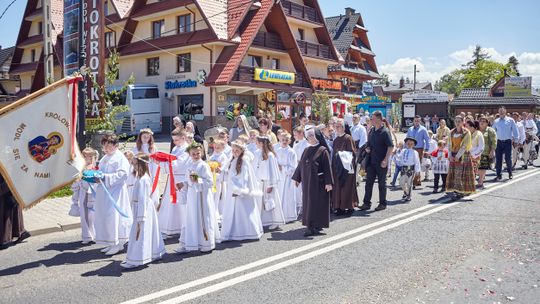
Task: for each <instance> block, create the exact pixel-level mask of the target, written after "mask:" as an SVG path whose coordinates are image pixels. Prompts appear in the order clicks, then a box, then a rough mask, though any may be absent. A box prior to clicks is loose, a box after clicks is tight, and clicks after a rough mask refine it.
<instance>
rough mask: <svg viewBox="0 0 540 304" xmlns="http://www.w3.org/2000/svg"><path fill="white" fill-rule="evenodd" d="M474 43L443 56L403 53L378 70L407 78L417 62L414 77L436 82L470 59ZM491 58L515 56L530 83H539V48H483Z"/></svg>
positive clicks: (393, 78) (393, 77)
mask: <svg viewBox="0 0 540 304" xmlns="http://www.w3.org/2000/svg"><path fill="white" fill-rule="evenodd" d="M474 49H475V46H473V45H471V46H469V47H467V48H466V49H463V50H457V51H454V52H452V53H450V54H449V55H447V56H443V57H427V58H425V59H424V58H421V57H415V58H411V57H404V58H399V59H397V60H396V61H394V62H393V63H388V64H383V65H380V66H379V70H380V72H381V73H386V74H388V76H389V78H390V80H391V81H392V82H394V83H395V82H398V81H399V79H400V78H401V77H404V78H407V77H409V79H411V81H412V78H413V71H414V68H413V66H414V65H415V64H416V69H417V70H418V71H419V73H417V75H416V79H417V81H431V82H432V83H435V81H436V80H439V79H440V78H441V76H443V75H444V74H447V73H449V72H451V71H453V70H455V69H457V68H460V67H461V66H462V65H463V64H465V63H467V62H468V61H470V60H471V58H472V54H473V52H474ZM484 50H485V51H486V52H487V53H488V55H489V56H490V57H491V59H493V60H495V61H498V62H501V63H506V62H507V61H508V58H509V57H510V56H516V58H517V59H518V61H519V71H520V72H521V74H522V75H523V76H532V77H533V86H534V87H540V52H539V53H532V52H524V53H521V54H516V53H515V52H511V53H508V54H502V53H500V52H498V51H497V50H496V49H495V48H484Z"/></svg>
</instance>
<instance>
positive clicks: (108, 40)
mask: <svg viewBox="0 0 540 304" xmlns="http://www.w3.org/2000/svg"><path fill="white" fill-rule="evenodd" d="M115 34H116V33H115V32H106V33H105V47H106V48H111V47H115V46H116V39H115V36H116V35H115Z"/></svg>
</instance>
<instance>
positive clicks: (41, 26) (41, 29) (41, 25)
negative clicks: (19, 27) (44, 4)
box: [38, 21, 43, 35]
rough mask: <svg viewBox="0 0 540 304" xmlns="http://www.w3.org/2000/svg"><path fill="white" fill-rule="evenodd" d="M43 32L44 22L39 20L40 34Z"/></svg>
mask: <svg viewBox="0 0 540 304" xmlns="http://www.w3.org/2000/svg"><path fill="white" fill-rule="evenodd" d="M41 34H43V22H41V21H40V22H38V35H41Z"/></svg>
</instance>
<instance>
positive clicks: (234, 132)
mask: <svg viewBox="0 0 540 304" xmlns="http://www.w3.org/2000/svg"><path fill="white" fill-rule="evenodd" d="M250 129H251V128H250V127H249V123H248V121H247V118H246V116H244V115H238V117H236V120H235V121H234V125H233V126H232V128H231V129H230V130H229V140H230V141H231V142H233V141H235V140H237V139H238V136H240V135H242V134H245V135H247V136H249V131H250Z"/></svg>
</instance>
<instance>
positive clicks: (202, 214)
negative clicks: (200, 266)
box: [175, 142, 220, 253]
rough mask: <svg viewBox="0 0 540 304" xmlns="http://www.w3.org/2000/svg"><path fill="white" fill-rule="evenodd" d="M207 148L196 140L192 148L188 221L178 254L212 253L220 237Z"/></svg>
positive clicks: (187, 210) (188, 192)
mask: <svg viewBox="0 0 540 304" xmlns="http://www.w3.org/2000/svg"><path fill="white" fill-rule="evenodd" d="M203 151H204V149H203V147H202V145H201V144H199V143H196V142H194V143H193V144H191V145H190V146H189V147H188V152H189V155H190V156H191V162H190V166H189V168H188V175H189V178H188V182H187V185H186V184H184V186H183V187H187V206H186V222H185V224H184V225H183V227H182V232H181V233H180V245H179V247H178V249H176V250H175V252H177V253H186V252H189V251H195V250H199V251H201V252H210V251H212V250H214V248H216V242H217V241H219V240H220V235H219V227H218V224H217V217H216V210H215V204H214V195H213V193H212V187H213V184H214V181H213V179H212V172H211V171H210V166H209V165H208V164H207V163H206V162H205V161H203V160H202V156H203V153H204V152H203Z"/></svg>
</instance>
